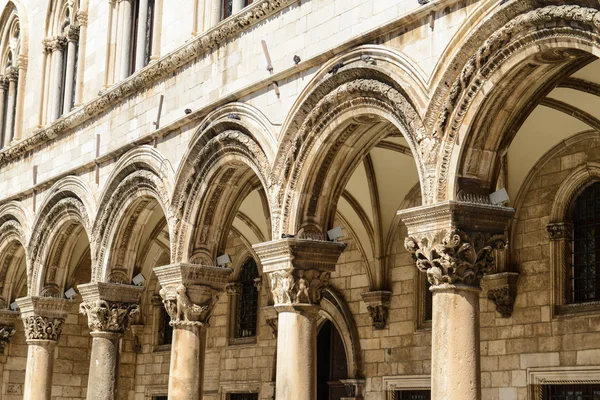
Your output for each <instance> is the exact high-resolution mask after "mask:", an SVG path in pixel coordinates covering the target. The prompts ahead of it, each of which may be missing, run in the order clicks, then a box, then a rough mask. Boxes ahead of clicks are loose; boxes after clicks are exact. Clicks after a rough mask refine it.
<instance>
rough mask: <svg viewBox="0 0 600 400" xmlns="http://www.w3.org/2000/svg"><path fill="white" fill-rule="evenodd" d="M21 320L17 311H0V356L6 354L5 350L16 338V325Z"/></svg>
mask: <svg viewBox="0 0 600 400" xmlns="http://www.w3.org/2000/svg"><path fill="white" fill-rule="evenodd" d="M18 319H19V313H18V312H17V311H10V310H0V355H2V354H4V349H5V348H6V346H7V345H8V343H9V342H10V338H11V337H13V336H14V334H15V332H16V329H15V323H16V322H17V320H18Z"/></svg>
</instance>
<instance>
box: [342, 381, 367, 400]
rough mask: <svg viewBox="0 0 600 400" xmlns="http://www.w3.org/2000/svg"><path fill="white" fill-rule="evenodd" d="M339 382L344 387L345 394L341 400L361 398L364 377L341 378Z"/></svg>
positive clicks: (363, 388) (363, 389)
mask: <svg viewBox="0 0 600 400" xmlns="http://www.w3.org/2000/svg"><path fill="white" fill-rule="evenodd" d="M340 382H341V383H343V384H344V386H345V387H346V396H345V397H342V400H350V399H353V400H354V399H356V400H358V399H362V398H363V396H364V391H365V380H364V379H341V380H340Z"/></svg>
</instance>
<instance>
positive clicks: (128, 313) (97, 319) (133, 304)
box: [77, 282, 144, 333]
mask: <svg viewBox="0 0 600 400" xmlns="http://www.w3.org/2000/svg"><path fill="white" fill-rule="evenodd" d="M77 289H79V292H80V293H81V297H82V298H83V301H82V302H81V304H80V306H79V312H80V313H81V314H84V315H86V316H87V318H88V326H89V328H90V330H91V331H92V332H110V333H124V332H125V331H126V330H127V328H128V327H129V324H130V322H131V317H132V316H133V315H134V314H137V313H139V311H140V306H139V303H140V301H141V297H142V293H143V292H144V288H143V287H139V286H133V285H120V284H115V283H106V282H97V283H88V284H85V285H79V286H77Z"/></svg>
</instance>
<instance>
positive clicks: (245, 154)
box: [173, 104, 272, 265]
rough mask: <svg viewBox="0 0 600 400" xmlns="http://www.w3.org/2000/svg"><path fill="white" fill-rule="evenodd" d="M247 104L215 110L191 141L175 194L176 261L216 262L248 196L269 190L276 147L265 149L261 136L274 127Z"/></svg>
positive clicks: (268, 134) (179, 171)
mask: <svg viewBox="0 0 600 400" xmlns="http://www.w3.org/2000/svg"><path fill="white" fill-rule="evenodd" d="M248 110H249V109H248V108H241V107H239V105H237V104H233V105H229V106H226V107H224V108H223V109H221V110H219V111H217V112H215V113H213V114H211V115H210V116H209V118H207V120H205V121H204V122H203V123H202V124H201V128H200V130H199V131H198V132H197V133H196V135H195V136H194V140H193V141H191V142H190V146H189V149H188V151H187V152H186V154H185V156H184V158H183V160H182V162H181V164H180V167H179V169H178V172H177V178H176V182H177V183H176V185H175V190H174V194H173V208H174V210H175V211H176V213H177V226H176V242H175V248H174V261H176V262H179V261H188V260H191V261H192V262H202V263H207V264H209V265H213V264H214V263H215V259H216V257H217V255H218V254H217V253H218V251H219V250H222V249H224V246H225V242H226V239H227V235H226V232H227V231H228V229H229V227H231V225H232V223H233V219H234V218H235V214H236V211H237V210H238V209H239V208H240V205H241V204H242V202H243V201H244V199H245V198H246V197H247V196H248V195H249V194H250V193H252V192H254V191H255V190H258V191H259V193H260V195H261V196H262V197H265V196H266V194H267V193H268V191H267V187H268V176H269V173H270V163H269V158H268V156H267V152H271V150H270V149H268V148H267V150H266V151H265V150H264V149H263V146H262V145H261V141H264V140H266V139H267V138H269V137H270V136H271V135H272V133H270V132H264V131H263V129H266V128H260V126H263V127H266V126H267V125H266V121H262V122H261V121H257V120H256V119H253V117H252V116H251V114H249V112H248ZM257 129H258V130H257ZM257 138H261V139H260V141H259V140H258V139H257ZM267 141H268V140H267ZM264 204H265V205H266V206H267V207H269V202H268V201H264ZM268 214H269V215H271V212H270V210H269V212H268ZM215 215H221V216H223V217H224V218H225V220H219V221H217V220H215Z"/></svg>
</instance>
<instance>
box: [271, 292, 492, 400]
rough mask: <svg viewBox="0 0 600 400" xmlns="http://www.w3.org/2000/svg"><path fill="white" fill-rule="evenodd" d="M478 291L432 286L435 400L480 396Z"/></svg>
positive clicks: (433, 392) (432, 379) (463, 399)
mask: <svg viewBox="0 0 600 400" xmlns="http://www.w3.org/2000/svg"><path fill="white" fill-rule="evenodd" d="M479 292H480V289H479V288H475V287H468V286H455V285H447V284H446V285H439V286H434V287H433V318H432V329H431V333H432V335H431V336H432V338H431V339H432V343H431V350H432V351H431V354H432V356H431V357H432V359H431V398H432V399H446V400H478V399H481V370H480V363H479V345H480V343H479ZM280 318H281V317H280Z"/></svg>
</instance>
